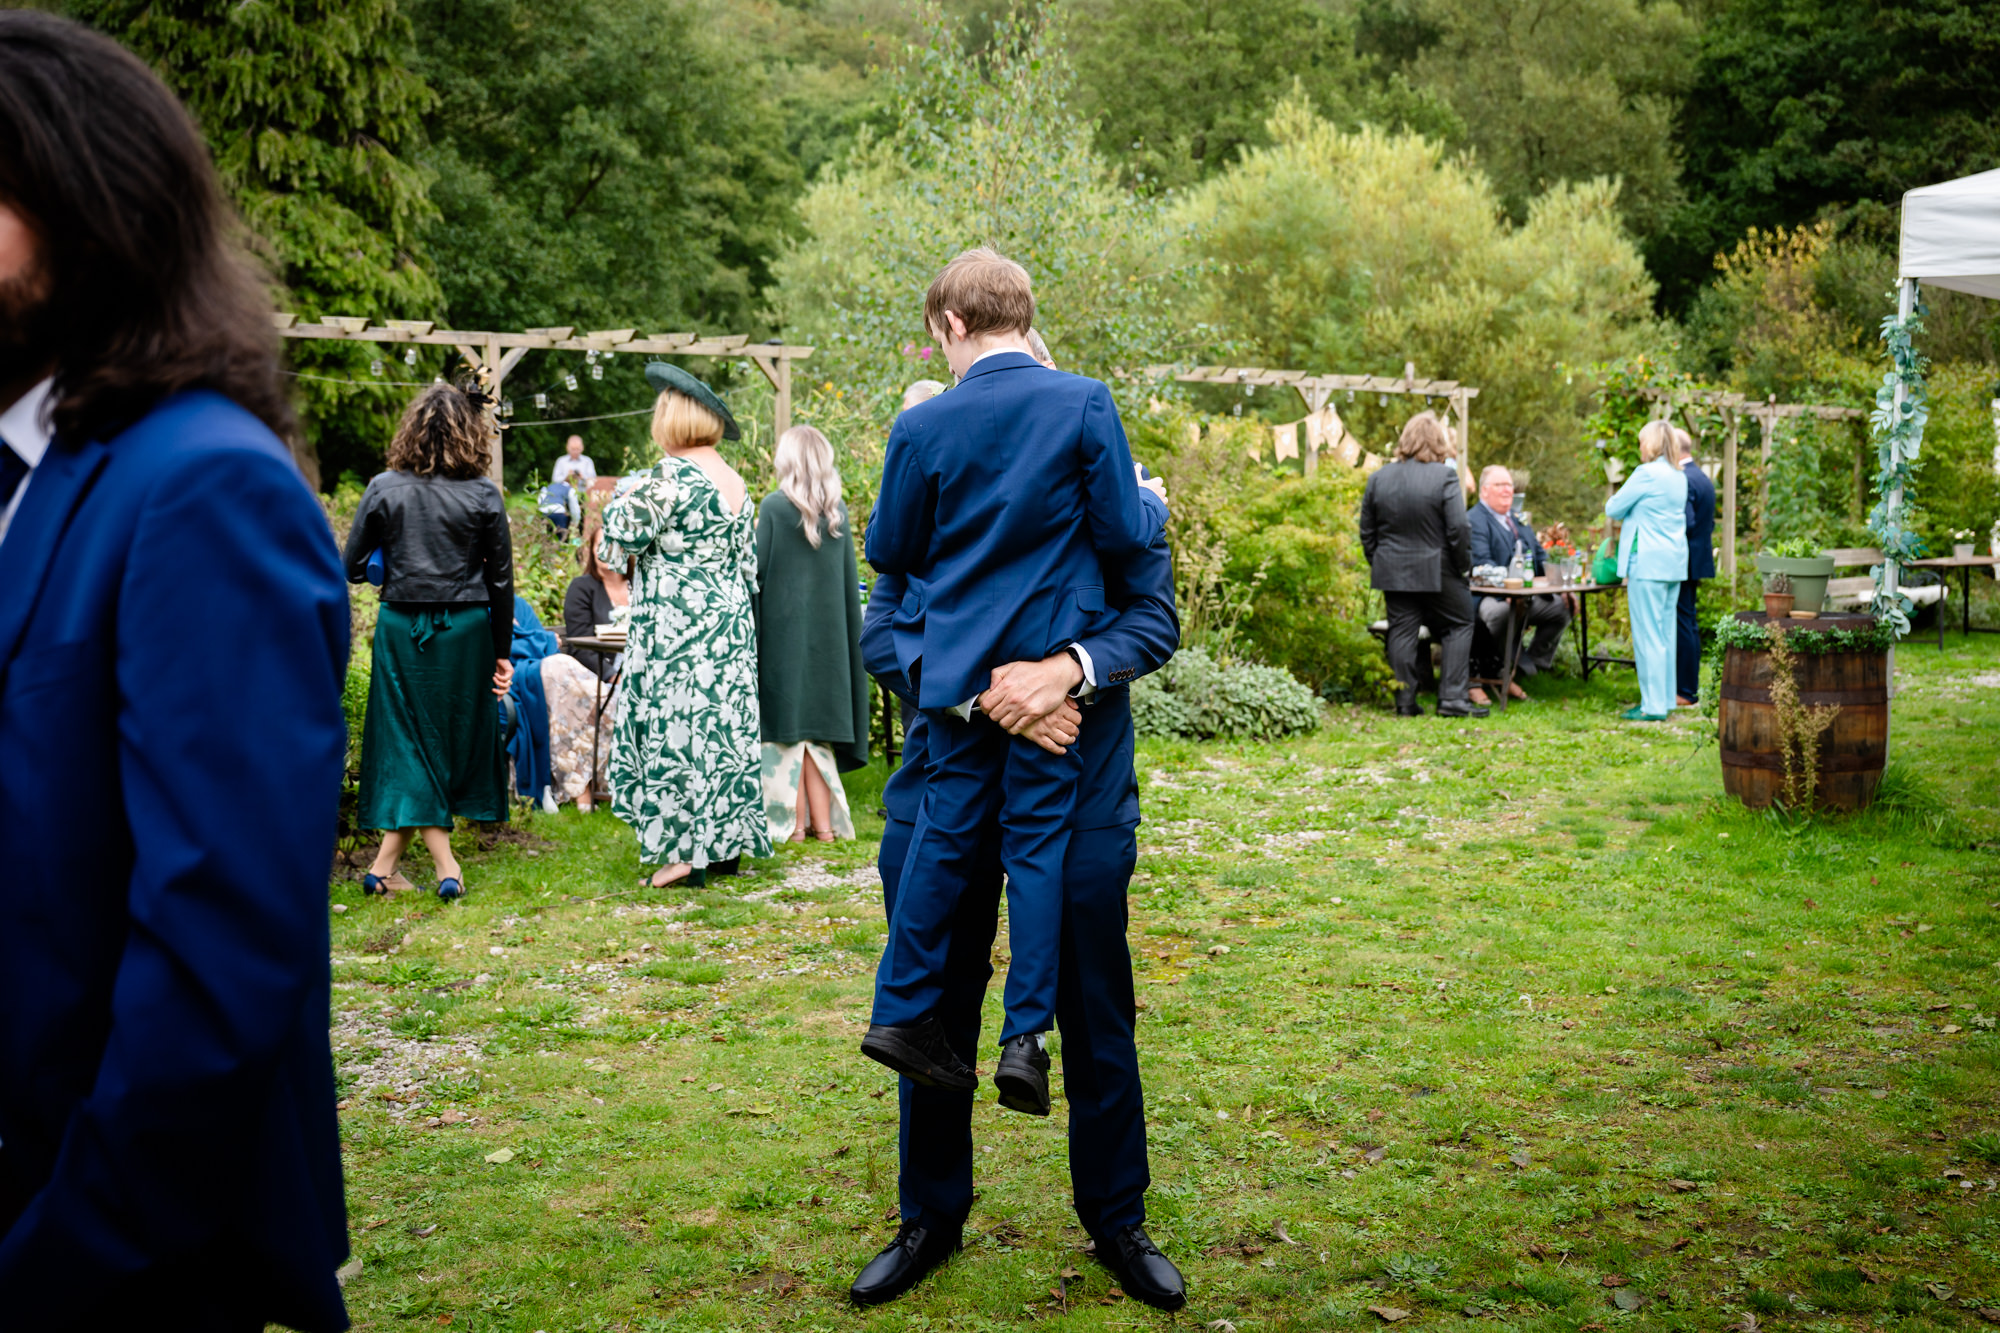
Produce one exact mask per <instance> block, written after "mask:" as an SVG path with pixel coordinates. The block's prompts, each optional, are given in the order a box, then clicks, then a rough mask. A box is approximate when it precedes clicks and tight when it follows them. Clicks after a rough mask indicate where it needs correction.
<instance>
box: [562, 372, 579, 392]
mask: <svg viewBox="0 0 2000 1333" xmlns="http://www.w3.org/2000/svg"><path fill="white" fill-rule="evenodd" d="M563 387H564V388H566V389H568V390H569V391H570V392H571V393H575V392H576V376H575V375H573V374H571V375H565V376H563Z"/></svg>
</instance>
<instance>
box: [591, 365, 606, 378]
mask: <svg viewBox="0 0 2000 1333" xmlns="http://www.w3.org/2000/svg"><path fill="white" fill-rule="evenodd" d="M590 377H591V378H592V379H594V380H601V379H603V378H604V367H603V366H600V365H594V364H593V365H592V366H591V368H590Z"/></svg>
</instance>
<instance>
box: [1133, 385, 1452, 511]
mask: <svg viewBox="0 0 2000 1333" xmlns="http://www.w3.org/2000/svg"><path fill="white" fill-rule="evenodd" d="M1146 373H1147V374H1148V375H1150V376H1151V377H1152V378H1154V379H1156V380H1163V379H1169V378H1171V379H1174V380H1177V381H1179V382H1180V383H1182V384H1215V385H1224V386H1235V385H1243V386H1246V387H1250V388H1265V387H1271V388H1285V389H1296V390H1298V392H1299V396H1300V397H1301V398H1304V399H1305V400H1306V412H1307V414H1308V415H1310V414H1313V413H1317V412H1318V411H1319V410H1320V409H1321V408H1323V407H1325V406H1326V405H1327V403H1328V402H1329V401H1331V400H1332V398H1333V396H1334V395H1335V394H1336V393H1341V392H1346V393H1349V394H1356V393H1373V394H1390V393H1393V394H1404V395H1408V396H1411V397H1418V398H1442V399H1444V400H1445V402H1446V404H1447V405H1448V406H1447V412H1448V414H1449V415H1450V416H1456V417H1457V427H1456V428H1457V432H1458V470H1459V473H1460V475H1461V476H1463V477H1465V478H1466V479H1467V480H1466V484H1467V486H1468V487H1470V486H1471V484H1472V483H1471V477H1472V463H1471V455H1472V400H1473V399H1475V398H1477V397H1478V396H1479V390H1477V389H1475V388H1472V387H1471V386H1470V385H1465V384H1460V383H1459V382H1458V381H1457V380H1431V379H1420V378H1418V376H1417V368H1416V366H1415V364H1414V363H1411V362H1405V363H1404V364H1403V373H1402V375H1401V376H1400V377H1392V376H1387V375H1316V374H1314V373H1312V372H1311V371H1308V370H1266V369H1264V368H1263V367H1261V366H1196V367H1195V368H1194V369H1193V370H1186V371H1176V370H1175V369H1174V368H1173V367H1172V366H1149V367H1147V370H1146ZM1318 454H1319V451H1318V449H1317V447H1316V446H1315V445H1314V444H1313V443H1312V442H1311V440H1310V439H1309V440H1308V442H1307V444H1306V447H1305V451H1304V456H1303V461H1304V464H1305V470H1306V472H1307V473H1308V474H1310V473H1312V472H1314V471H1317V470H1318V467H1319V456H1318Z"/></svg>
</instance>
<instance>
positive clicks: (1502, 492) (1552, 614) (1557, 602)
mask: <svg viewBox="0 0 2000 1333" xmlns="http://www.w3.org/2000/svg"><path fill="white" fill-rule="evenodd" d="M1513 510H1514V474H1513V473H1511V472H1509V471H1508V470H1507V469H1506V468H1504V467H1499V466H1494V467H1489V468H1485V469H1483V470H1482V471H1481V472H1480V474H1479V503H1478V504H1476V505H1474V506H1473V507H1472V513H1471V514H1470V515H1469V516H1468V519H1469V522H1470V524H1471V528H1472V563H1473V565H1474V567H1475V568H1476V567H1478V566H1480V565H1499V566H1500V567H1501V568H1503V569H1505V568H1506V567H1507V566H1508V565H1510V564H1512V563H1513V560H1514V552H1515V550H1516V549H1517V548H1518V549H1519V550H1520V552H1521V555H1522V557H1523V558H1524V560H1525V561H1526V567H1527V572H1528V573H1529V574H1531V575H1532V574H1542V573H1545V572H1547V555H1546V554H1545V553H1544V552H1543V550H1542V544H1541V542H1539V541H1537V540H1536V539H1535V530H1534V529H1533V528H1531V527H1529V526H1528V525H1527V524H1526V523H1525V522H1523V521H1521V520H1520V519H1517V518H1515V517H1514V512H1513ZM1574 597H1575V594H1574V593H1565V594H1563V595H1561V596H1557V595H1555V594H1553V593H1551V594H1549V595H1547V596H1543V597H1531V598H1529V599H1528V615H1527V621H1526V623H1525V624H1523V625H1522V627H1521V633H1522V634H1524V635H1525V634H1526V633H1527V632H1528V630H1530V629H1533V630H1534V631H1535V640H1534V642H1533V643H1532V644H1529V645H1527V646H1526V647H1524V648H1522V649H1521V655H1520V658H1519V659H1518V660H1517V661H1516V662H1515V663H1514V674H1515V676H1516V677H1517V678H1518V677H1532V676H1534V675H1536V674H1538V673H1540V672H1543V671H1546V670H1548V668H1549V664H1550V663H1551V662H1553V661H1554V660H1555V656H1556V649H1557V648H1558V647H1560V646H1561V645H1562V636H1563V631H1564V630H1566V629H1568V628H1569V622H1570V617H1571V616H1572V614H1573V613H1574V612H1575V610H1576V608H1575V607H1574V606H1572V605H1571V602H1572V600H1573V599H1574ZM1478 614H1479V623H1480V625H1481V626H1483V627H1484V628H1485V630H1486V633H1487V635H1488V636H1489V638H1488V642H1489V643H1490V645H1491V647H1492V650H1493V651H1495V652H1499V653H1505V652H1506V651H1507V640H1508V637H1509V635H1510V634H1511V633H1512V629H1513V626H1512V623H1511V617H1512V616H1513V608H1512V607H1511V606H1510V605H1509V600H1508V599H1507V598H1505V597H1482V598H1480V599H1479V608H1478ZM1487 666H1488V668H1489V669H1488V671H1487V672H1486V674H1487V675H1489V676H1497V675H1499V674H1500V672H1499V664H1498V663H1488V664H1487ZM1481 693H1483V691H1474V697H1475V698H1477V697H1478V695H1479V694H1481ZM1512 697H1513V698H1516V699H1525V698H1527V697H1528V695H1527V692H1526V691H1525V690H1523V689H1522V688H1521V686H1520V683H1519V680H1518V679H1517V680H1516V681H1514V682H1513V683H1512ZM1482 702H1483V700H1482Z"/></svg>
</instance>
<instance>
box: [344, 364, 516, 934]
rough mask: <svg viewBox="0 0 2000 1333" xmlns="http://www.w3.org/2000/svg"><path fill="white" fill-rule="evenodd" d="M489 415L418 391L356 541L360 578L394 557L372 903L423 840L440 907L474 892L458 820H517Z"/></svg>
mask: <svg viewBox="0 0 2000 1333" xmlns="http://www.w3.org/2000/svg"><path fill="white" fill-rule="evenodd" d="M487 431H488V425H487V421H486V414H485V412H484V411H483V410H482V409H481V406H480V404H479V403H478V402H476V401H475V400H474V399H473V398H472V397H471V395H469V394H467V393H465V392H464V391H462V390H460V389H456V388H454V387H452V386H451V385H448V384H437V385H433V386H431V387H430V388H428V389H425V390H424V391H423V392H422V393H420V394H418V395H417V397H416V401H414V402H412V403H411V404H410V406H409V409H408V410H407V411H405V412H404V413H403V419H402V421H401V422H400V423H399V424H398V425H397V427H396V436H395V438H394V439H393V440H392V441H391V442H390V444H389V469H390V470H389V471H387V472H384V473H382V474H381V475H380V476H378V477H376V478H375V479H374V480H373V481H371V482H369V483H368V492H367V494H365V495H363V496H362V497H361V507H360V508H359V509H357V510H355V513H354V526H353V528H352V529H351V530H350V531H349V532H348V535H347V552H346V563H347V578H348V582H350V583H359V582H361V581H362V580H363V579H365V578H366V577H367V576H368V560H369V557H370V556H371V555H373V554H374V553H375V552H377V551H380V552H381V553H382V565H383V569H382V608H381V612H380V614H379V615H378V616H377V617H376V620H375V643H374V654H375V657H374V669H373V671H372V672H371V674H370V676H369V680H368V717H367V721H366V722H364V723H363V724H362V730H361V792H360V813H359V821H360V824H361V826H362V827H363V828H373V829H381V830H383V834H382V848H381V850H380V851H379V852H377V853H376V854H375V864H374V865H372V866H370V867H369V872H368V873H367V874H366V875H364V876H362V878H361V887H362V889H363V890H364V891H365V892H368V893H386V892H388V890H389V881H390V879H391V878H392V877H393V876H394V875H395V874H396V865H397V863H398V862H399V861H400V860H401V859H402V855H403V850H404V849H405V848H406V847H408V846H409V845H410V837H411V835H412V833H421V834H422V835H423V840H424V846H425V847H427V848H429V849H430V854H431V860H432V861H433V862H434V863H435V864H436V866H437V872H438V886H437V892H438V896H439V897H440V898H456V897H458V896H459V895H460V894H462V893H464V892H465V881H464V878H463V876H462V875H461V874H460V873H459V866H458V858H457V857H455V856H453V855H452V851H451V828H452V820H453V819H454V818H463V819H474V820H479V821H481V822H484V823H500V822H503V821H505V819H506V818H507V752H506V750H505V749H504V748H503V747H502V745H501V742H500V724H499V711H498V709H497V708H495V706H494V703H493V699H492V698H491V697H489V696H488V694H487V691H488V689H491V691H492V693H493V695H505V694H506V693H507V687H508V685H509V684H510V683H511V682H512V680H513V677H514V665H513V662H512V661H511V658H510V654H511V650H512V645H513V633H514V622H513V609H514V547H513V540H512V537H511V536H510V535H509V533H508V531H507V509H506V505H505V503H504V502H503V500H502V499H501V496H500V488H499V487H497V486H495V485H494V484H493V482H492V481H491V480H490V479H489V478H488V477H487V475H486V474H487V471H488V469H489V468H490V467H491V465H492V450H491V446H490V445H489V444H488V442H487V439H488V436H487Z"/></svg>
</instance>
